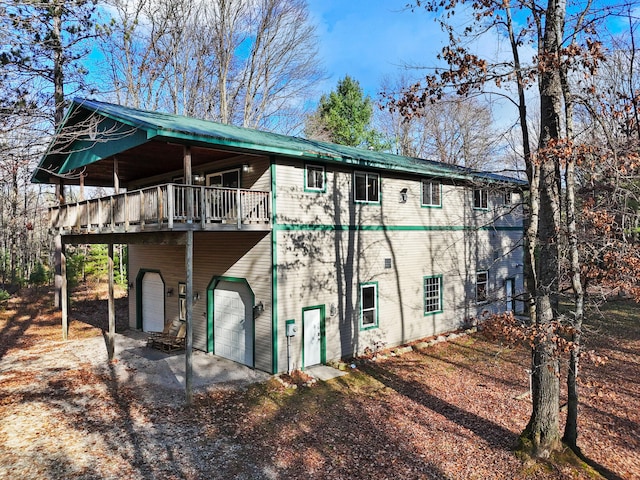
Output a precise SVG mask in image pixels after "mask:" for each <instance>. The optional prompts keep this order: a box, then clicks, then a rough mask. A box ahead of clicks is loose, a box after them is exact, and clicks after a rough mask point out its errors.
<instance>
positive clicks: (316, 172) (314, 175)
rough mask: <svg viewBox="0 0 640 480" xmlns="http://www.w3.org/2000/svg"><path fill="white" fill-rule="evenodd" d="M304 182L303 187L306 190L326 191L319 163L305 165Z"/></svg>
mask: <svg viewBox="0 0 640 480" xmlns="http://www.w3.org/2000/svg"><path fill="white" fill-rule="evenodd" d="M304 182H305V183H304V189H305V191H307V192H324V191H326V184H325V172H324V167H322V166H319V165H306V166H305V176H304Z"/></svg>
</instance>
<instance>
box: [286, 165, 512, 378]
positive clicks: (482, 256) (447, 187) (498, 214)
mask: <svg viewBox="0 0 640 480" xmlns="http://www.w3.org/2000/svg"><path fill="white" fill-rule="evenodd" d="M357 170H358V171H366V169H357ZM353 171H354V169H346V168H335V167H334V166H327V167H326V182H327V188H326V192H324V193H318V192H305V191H304V164H303V163H302V162H295V161H282V162H278V164H277V166H276V175H277V178H276V185H277V195H276V199H277V219H278V222H279V224H280V225H279V226H276V231H275V232H274V235H276V243H277V263H278V268H277V272H278V274H277V298H278V332H284V329H285V322H286V321H287V320H295V322H296V323H297V324H298V325H299V331H300V332H301V331H302V310H303V308H306V307H310V306H317V305H324V306H325V314H326V320H325V333H326V358H327V360H331V359H337V358H340V357H345V356H350V355H352V354H359V353H362V352H364V351H365V350H366V349H367V348H376V346H384V347H392V346H395V345H399V344H402V343H406V342H410V341H412V340H416V339H420V338H424V337H428V336H431V335H437V334H439V333H442V332H446V331H451V330H456V329H458V328H460V327H462V326H463V325H465V324H466V322H467V321H468V320H469V319H471V318H474V317H478V316H482V315H483V314H486V313H487V312H498V311H502V310H504V308H505V290H504V282H505V280H506V279H507V278H515V279H516V286H515V293H516V294H517V293H519V292H521V291H522V289H523V285H522V258H523V257H522V247H521V241H522V234H523V231H522V213H521V209H520V207H519V206H517V203H516V202H518V201H519V199H518V196H517V195H514V196H513V202H514V205H511V206H504V205H503V196H502V191H501V190H495V191H490V192H489V208H488V209H487V210H477V209H473V187H472V186H469V185H455V184H452V183H451V182H447V180H446V179H443V180H442V182H443V183H442V207H441V208H437V207H436V208H424V207H422V205H421V188H422V183H421V181H422V178H421V177H417V176H416V177H409V176H403V175H394V174H393V173H381V175H380V184H381V194H380V203H379V204H362V203H355V202H354V201H353V191H352V178H353ZM404 188H406V189H407V201H406V203H403V202H401V197H400V191H401V190H402V189H404ZM494 227H497V228H494ZM505 227H506V228H505ZM386 259H388V260H389V261H390V262H391V268H385V260H386ZM480 270H487V271H488V272H489V285H488V296H489V302H486V303H483V304H480V305H478V304H476V301H475V287H476V286H475V280H476V272H477V271H480ZM425 276H441V277H442V312H438V313H433V314H429V315H425V314H424V283H423V282H424V277H425ZM369 282H375V283H377V287H378V327H377V328H371V329H362V328H361V325H360V304H359V302H360V299H359V292H360V288H359V286H360V285H361V284H363V283H369ZM332 307H334V308H332ZM332 310H335V314H334V315H331V311H332ZM279 337H280V338H279V347H278V352H279V354H278V369H279V370H280V371H282V370H285V369H286V368H287V363H286V362H287V356H286V343H285V340H286V339H285V337H284V334H282V335H279ZM291 353H292V363H293V364H292V368H300V367H301V366H302V363H301V362H302V335H298V336H296V337H294V338H293V339H292V352H291Z"/></svg>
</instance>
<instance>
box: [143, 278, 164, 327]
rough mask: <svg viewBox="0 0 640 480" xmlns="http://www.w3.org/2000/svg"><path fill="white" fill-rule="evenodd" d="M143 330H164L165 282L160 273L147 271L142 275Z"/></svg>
mask: <svg viewBox="0 0 640 480" xmlns="http://www.w3.org/2000/svg"><path fill="white" fill-rule="evenodd" d="M142 330H144V331H145V332H161V331H162V330H164V282H163V281H162V277H161V276H160V274H159V273H155V272H147V273H145V274H144V277H142Z"/></svg>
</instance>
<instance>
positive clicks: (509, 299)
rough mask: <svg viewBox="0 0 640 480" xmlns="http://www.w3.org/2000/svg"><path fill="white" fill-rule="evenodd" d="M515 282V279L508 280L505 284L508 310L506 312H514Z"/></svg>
mask: <svg viewBox="0 0 640 480" xmlns="http://www.w3.org/2000/svg"><path fill="white" fill-rule="evenodd" d="M515 283H516V282H515V280H514V279H513V278H507V279H506V280H505V282H504V290H505V297H506V308H505V311H507V312H513V311H514V308H513V290H514V288H515Z"/></svg>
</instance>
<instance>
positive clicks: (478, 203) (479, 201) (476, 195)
mask: <svg viewBox="0 0 640 480" xmlns="http://www.w3.org/2000/svg"><path fill="white" fill-rule="evenodd" d="M473 208H481V209H483V210H487V209H488V208H489V192H488V191H487V190H486V189H484V188H476V189H474V190H473Z"/></svg>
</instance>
